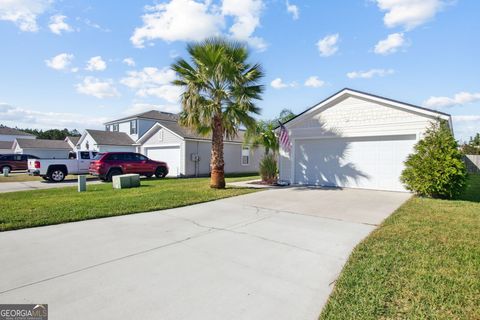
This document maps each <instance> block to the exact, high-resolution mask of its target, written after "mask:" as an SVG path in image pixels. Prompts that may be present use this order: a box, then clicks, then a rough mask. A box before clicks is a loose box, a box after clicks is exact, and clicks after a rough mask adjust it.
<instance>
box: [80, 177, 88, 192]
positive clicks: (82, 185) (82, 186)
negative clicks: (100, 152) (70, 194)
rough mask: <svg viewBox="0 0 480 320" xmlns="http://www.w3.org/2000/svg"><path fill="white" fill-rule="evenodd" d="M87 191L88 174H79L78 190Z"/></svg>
mask: <svg viewBox="0 0 480 320" xmlns="http://www.w3.org/2000/svg"><path fill="white" fill-rule="evenodd" d="M84 191H87V176H83V175H81V176H78V192H84Z"/></svg>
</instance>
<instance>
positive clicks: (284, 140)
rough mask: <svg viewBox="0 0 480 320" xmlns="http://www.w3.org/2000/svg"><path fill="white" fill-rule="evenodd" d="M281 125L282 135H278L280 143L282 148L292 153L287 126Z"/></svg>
mask: <svg viewBox="0 0 480 320" xmlns="http://www.w3.org/2000/svg"><path fill="white" fill-rule="evenodd" d="M279 123H280V134H279V135H278V142H280V147H281V148H282V149H283V150H285V151H287V152H289V151H290V147H291V144H290V137H289V136H288V130H287V128H285V126H284V125H283V124H282V123H281V122H279Z"/></svg>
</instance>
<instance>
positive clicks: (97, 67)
mask: <svg viewBox="0 0 480 320" xmlns="http://www.w3.org/2000/svg"><path fill="white" fill-rule="evenodd" d="M106 68H107V63H106V62H105V61H104V60H103V59H102V57H101V56H96V57H91V58H90V60H88V61H87V66H86V67H85V69H86V70H89V71H103V70H105V69H106Z"/></svg>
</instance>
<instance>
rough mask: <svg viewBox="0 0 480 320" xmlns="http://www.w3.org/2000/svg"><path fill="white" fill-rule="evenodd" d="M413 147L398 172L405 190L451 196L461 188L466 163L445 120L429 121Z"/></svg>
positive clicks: (464, 177) (422, 193) (464, 179)
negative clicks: (401, 170)
mask: <svg viewBox="0 0 480 320" xmlns="http://www.w3.org/2000/svg"><path fill="white" fill-rule="evenodd" d="M414 150H415V151H414V153H413V154H411V155H409V156H408V158H407V161H406V162H405V169H404V170H403V172H402V176H401V181H402V182H403V183H404V184H405V186H406V188H407V189H408V190H410V191H413V192H415V193H416V194H418V195H420V196H427V197H432V198H454V197H456V196H458V195H459V194H460V193H461V192H462V191H463V189H464V187H465V181H466V176H467V173H466V169H465V163H464V162H463V161H462V154H461V152H460V151H459V150H458V145H457V142H456V141H455V139H454V138H453V135H452V133H451V131H450V128H449V126H448V123H447V122H446V121H442V120H439V121H437V122H434V123H432V125H431V126H430V127H429V128H428V129H427V132H426V134H425V137H424V138H423V139H421V140H420V141H419V142H418V143H417V144H416V145H415V149H414Z"/></svg>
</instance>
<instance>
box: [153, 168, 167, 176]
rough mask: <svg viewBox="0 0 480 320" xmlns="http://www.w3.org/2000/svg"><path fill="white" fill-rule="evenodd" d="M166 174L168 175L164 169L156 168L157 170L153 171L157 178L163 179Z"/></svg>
mask: <svg viewBox="0 0 480 320" xmlns="http://www.w3.org/2000/svg"><path fill="white" fill-rule="evenodd" d="M167 174H168V171H167V169H166V168H164V167H158V168H157V170H155V177H157V178H165V176H166V175H167Z"/></svg>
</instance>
